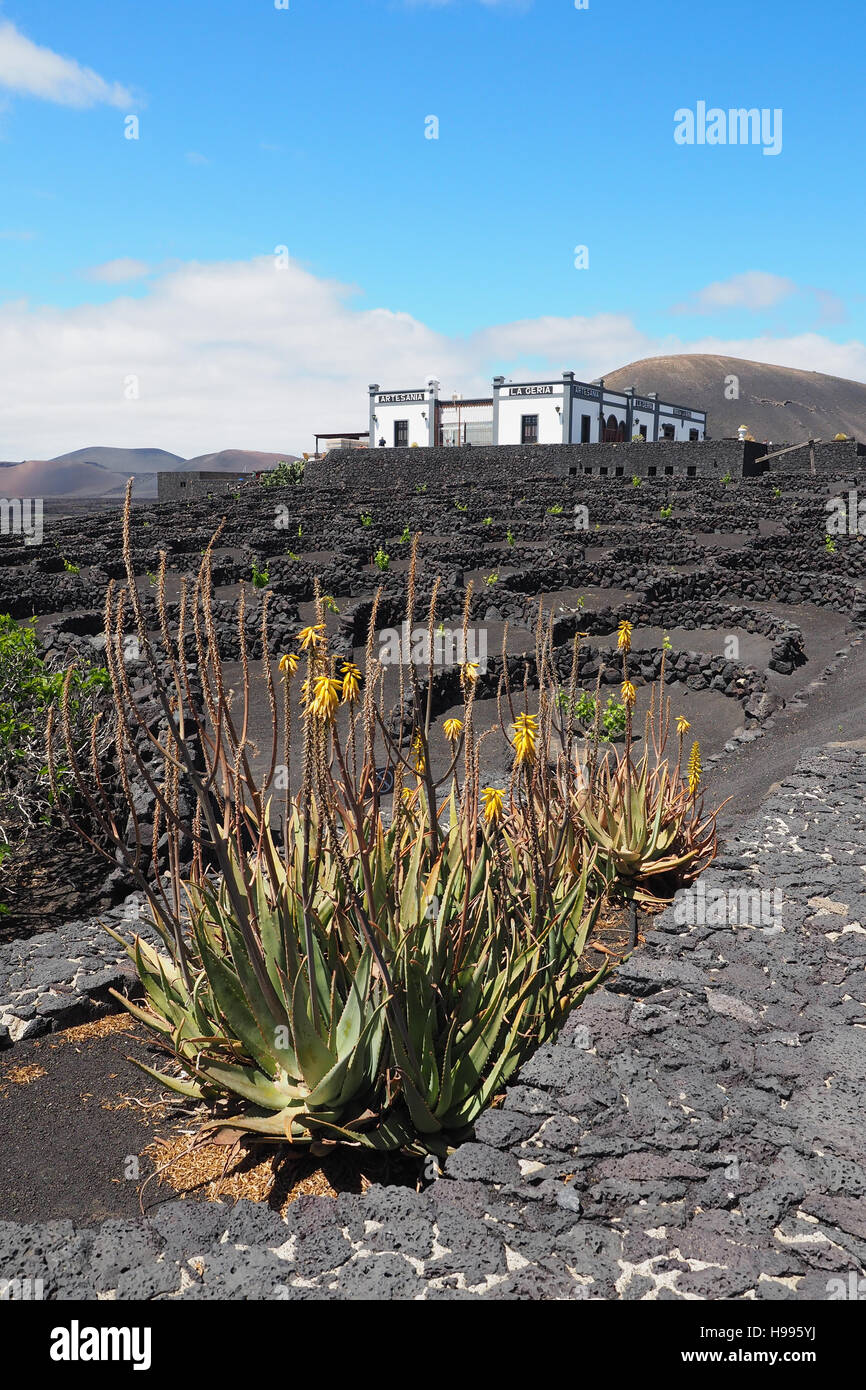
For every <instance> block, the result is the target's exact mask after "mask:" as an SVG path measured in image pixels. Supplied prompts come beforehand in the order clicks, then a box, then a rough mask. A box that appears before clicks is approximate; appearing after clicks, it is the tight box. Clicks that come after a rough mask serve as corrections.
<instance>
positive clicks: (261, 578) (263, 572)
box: [252, 560, 271, 589]
mask: <svg viewBox="0 0 866 1390" xmlns="http://www.w3.org/2000/svg"><path fill="white" fill-rule="evenodd" d="M252 574H253V588H254V589H264V588H265V587H266V586H267V584H268V581H269V580H270V577H271V575H270V570H268V569H267V568H265V569H259V565H258V561H257V560H253V569H252Z"/></svg>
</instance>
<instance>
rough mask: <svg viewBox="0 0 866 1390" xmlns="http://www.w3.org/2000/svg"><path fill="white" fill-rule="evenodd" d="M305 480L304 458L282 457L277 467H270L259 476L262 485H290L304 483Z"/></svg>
mask: <svg viewBox="0 0 866 1390" xmlns="http://www.w3.org/2000/svg"><path fill="white" fill-rule="evenodd" d="M303 481H304V460H303V459H280V461H279V463H278V464H277V465H276V467H275V468H271V469H269V470H268V472H267V473H263V474H262V476H261V477H260V478H259V482H260V483H261V485H262V487H288V486H290V485H291V484H292V483H302V482H303Z"/></svg>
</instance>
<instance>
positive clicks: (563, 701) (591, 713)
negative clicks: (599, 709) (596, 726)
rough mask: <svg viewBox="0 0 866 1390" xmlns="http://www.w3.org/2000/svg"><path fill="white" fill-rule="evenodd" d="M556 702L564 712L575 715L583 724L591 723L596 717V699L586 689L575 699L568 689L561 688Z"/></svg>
mask: <svg viewBox="0 0 866 1390" xmlns="http://www.w3.org/2000/svg"><path fill="white" fill-rule="evenodd" d="M556 703H557V705H558V706H559V708H560V709H561V710H562V711H563V713H564V714H571V715H573V716H574V718H575V719H577V720H578V722H579V723H581V724H583V725H588V724H591V723H592V721H593V719H594V718H595V700H594V699H593V697H592V696H591V695H588V694H587V693H586V691H585V690H581V692H580V694H579V695H575V697H574V699H572V698H571V696H570V695H569V694H568V691H567V690H560V691H559V693H558V695H557V697H556Z"/></svg>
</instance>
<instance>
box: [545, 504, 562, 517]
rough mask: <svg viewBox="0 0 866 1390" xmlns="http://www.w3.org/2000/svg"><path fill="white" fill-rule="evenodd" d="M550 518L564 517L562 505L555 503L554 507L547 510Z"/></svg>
mask: <svg viewBox="0 0 866 1390" xmlns="http://www.w3.org/2000/svg"><path fill="white" fill-rule="evenodd" d="M547 514H548V516H562V503H561V502H554V504H553V506H552V507H548V509H547Z"/></svg>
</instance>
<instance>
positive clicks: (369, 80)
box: [0, 0, 866, 458]
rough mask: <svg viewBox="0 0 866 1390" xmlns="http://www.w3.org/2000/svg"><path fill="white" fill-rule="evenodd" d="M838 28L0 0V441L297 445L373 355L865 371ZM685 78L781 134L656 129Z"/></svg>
mask: <svg viewBox="0 0 866 1390" xmlns="http://www.w3.org/2000/svg"><path fill="white" fill-rule="evenodd" d="M864 29H866V25H864V20H863V18H862V11H860V10H859V9H857V8H852V7H851V6H850V4H842V3H841V0H827V3H824V4H823V5H821V6H820V7H816V6H814V5H806V4H805V3H802V0H800V3H793V4H792V3H787V4H783V3H781V0H765V3H764V4H762V5H761V6H759V7H758V6H755V5H754V3H753V0H750V3H745V0H732V3H728V4H726V5H724V6H716V5H713V6H704V5H695V4H694V0H691V3H685V0H666V3H665V4H664V5H649V4H646V3H637V2H636V0H620V3H613V2H612V0H589V5H588V8H586V9H583V10H578V9H576V8H575V5H574V0H525V3H521V0H513V3H511V2H510V0H441V2H440V3H423V2H420V0H419V3H410V0H289V8H288V9H277V8H276V7H275V4H274V0H207V3H206V4H205V3H182V4H178V3H177V0H170V2H169V0H140V2H139V3H137V4H135V5H130V4H125V5H124V4H117V3H116V0H77V2H76V4H75V5H67V4H61V3H59V2H58V0H0V188H2V195H0V458H21V457H46V456H47V455H48V453H49V452H51V451H53V452H59V451H61V450H63V449H71V448H75V447H79V446H80V445H83V444H85V443H114V444H120V443H126V444H133V443H137V444H145V443H147V444H153V445H157V446H159V447H163V448H168V449H173V450H174V451H176V452H180V453H194V452H202V451H204V450H206V449H209V448H219V447H225V446H229V445H234V446H238V445H245V446H246V447H250V448H274V449H277V448H290V447H293V448H297V447H301V446H303V447H308V445H309V438H308V436H309V432H310V431H311V430H312V429H313V428H320V429H327V428H329V427H333V428H351V427H355V428H360V427H361V426H362V425H363V423H364V415H365V411H364V399H363V396H364V389H365V387H366V383H367V382H368V381H370V380H380V381H381V382H383V383H384V384H388V383H389V382H390V383H393V384H395V385H398V386H405V385H411V384H413V383H414V382H415V381H416V380H419V379H423V377H424V376H426V375H427V374H429V373H433V374H436V375H439V376H441V378H442V380H443V386H444V387H445V388H446V389H451V388H452V387H453V388H456V389H467V390H473V389H477V386H478V385H480V384H483V382H484V381H486V380H488V379H489V377H490V376H491V375H492V374H493V373H494V372H497V371H505V372H507V373H509V374H512V375H514V374H521V373H524V372H525V373H527V374H530V375H542V374H544V373H545V372H548V371H556V372H559V371H560V370H562V369H563V368H569V369H575V370H577V371H578V372H579V373H580V374H582V375H593V376H594V375H597V374H598V373H600V372H602V371H604V370H605V369H613V368H615V367H618V366H621V365H624V364H625V363H626V362H628V361H630V360H633V359H635V358H638V357H642V356H651V355H656V354H657V353H660V352H665V351H718V352H731V353H733V354H734V355H739V356H744V357H754V358H757V359H760V360H764V361H778V362H781V363H783V364H786V365H791V366H797V367H803V368H814V369H815V370H823V371H831V372H837V373H839V374H841V375H847V376H852V377H856V378H857V379H861V380H863V379H866V348H864V346H863V342H864V339H866V299H864V283H863V281H864V271H863V260H864V258H863V254H862V243H863V230H862V229H863V226H864V200H866V185H864V181H863V178H862V145H863V134H862V131H863V117H862V96H861V89H860V71H859V69H860V66H861V64H862V53H863V38H864ZM701 101H703V102H705V103H706V105H707V107H719V108H722V109H724V110H727V109H728V108H731V107H757V108H759V109H763V108H766V109H768V110H770V111H774V110H776V109H781V111H782V126H781V130H782V148H781V151H780V153H778V154H777V155H766V154H764V153H763V151H762V148H761V147H760V146H755V145H725V146H715V147H714V146H709V145H706V144H704V145H697V144H695V145H690V146H689V145H680V144H677V143H676V142H675V140H674V125H675V121H674V113H675V112H676V111H677V110H679V109H683V108H685V109H695V108H696V107H697V104H698V102H701ZM130 115H134V116H135V117H137V119H138V122H139V138H138V139H137V140H129V139H126V138H124V131H125V128H126V124H125V123H126V122H127V118H128V117H129V116H130ZM430 116H435V117H436V118H437V119H438V122H439V130H438V139H435V140H431V139H426V138H425V121H426V119H427V118H428V117H430ZM578 245H582V246H586V247H587V248H588V260H589V266H588V269H576V268H575V264H574V260H575V254H574V253H575V247H576V246H578ZM281 246H285V247H287V248H288V261H289V263H288V264H286V261H285V257H283V258H282V259H281V260H280V262H279V266H278V268H277V266H276V263H275V254H274V253H275V248H277V247H281ZM395 378H399V380H395ZM133 379H134V380H135V383H136V384H135V388H134V391H132V392H131V391H130V389H129V386H128V383H129V381H131V380H133ZM4 382H5V383H6V384H5V387H4ZM136 392H137V394H136Z"/></svg>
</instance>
